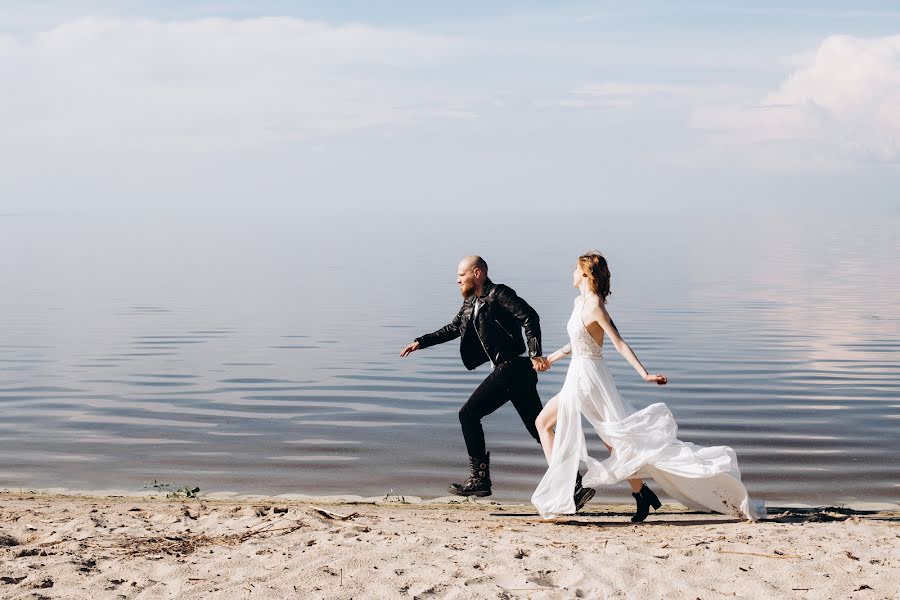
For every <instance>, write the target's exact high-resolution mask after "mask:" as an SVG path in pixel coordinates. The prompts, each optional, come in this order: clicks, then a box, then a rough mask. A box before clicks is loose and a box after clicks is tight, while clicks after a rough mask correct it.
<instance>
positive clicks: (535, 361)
mask: <svg viewBox="0 0 900 600" xmlns="http://www.w3.org/2000/svg"><path fill="white" fill-rule="evenodd" d="M531 366H532V367H533V368H534V370H535V371H538V372H543V371H546V370H547V369H549V368H550V361H549V360H547V359H546V358H544V357H543V356H534V357H532V358H531Z"/></svg>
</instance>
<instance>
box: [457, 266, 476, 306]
mask: <svg viewBox="0 0 900 600" xmlns="http://www.w3.org/2000/svg"><path fill="white" fill-rule="evenodd" d="M456 283H457V284H459V293H460V294H462V297H463V298H468V297H469V296H471V295H472V294H474V293H475V269H474V268H473V267H472V266H471V265H469V264H466V263H464V262H462V263H459V266H458V267H457V268H456Z"/></svg>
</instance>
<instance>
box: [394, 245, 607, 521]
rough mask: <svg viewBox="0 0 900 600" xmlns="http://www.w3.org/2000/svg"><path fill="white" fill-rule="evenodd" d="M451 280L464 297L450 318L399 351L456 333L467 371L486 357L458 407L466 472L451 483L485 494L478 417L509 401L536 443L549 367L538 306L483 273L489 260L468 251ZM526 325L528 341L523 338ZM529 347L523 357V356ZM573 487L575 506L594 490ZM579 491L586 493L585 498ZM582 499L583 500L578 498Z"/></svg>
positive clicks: (486, 466) (457, 490) (486, 461)
mask: <svg viewBox="0 0 900 600" xmlns="http://www.w3.org/2000/svg"><path fill="white" fill-rule="evenodd" d="M457 275H458V277H457V279H456V283H457V284H459V292H460V294H462V297H463V304H462V308H460V309H459V313H458V314H457V315H456V317H455V318H454V319H453V321H452V322H451V323H450V324H449V325H447V326H445V327H442V328H441V329H438V330H437V331H435V332H434V333H429V334H426V335H423V336H421V337H418V338H416V339H415V341H413V342H412V343H411V344H409V345H408V346H407V347H406V348H404V349H403V351H402V352H401V353H400V356H408V355H409V354H410V353H412V352H415V351H416V350H421V349H424V348H428V347H429V346H435V345H437V344H443V343H444V342H449V341H450V340H454V339H456V338H461V339H460V346H459V351H460V355H461V356H462V361H463V364H464V365H465V366H466V368H467V369H469V370H470V371H471V370H472V369H474V368H476V367H478V366H480V365H483V364H485V363H488V362H490V363H491V366H492V367H493V370H492V371H491V373H490V374H489V375H488V376H487V377H486V378H485V379H484V381H483V382H482V383H481V385H479V386H478V388H477V389H476V390H475V392H474V393H473V394H472V395H471V397H469V400H468V401H467V402H466V403H465V404H464V405H463V407H462V408H461V409H460V411H459V422H460V424H461V425H462V430H463V437H464V438H465V440H466V449H467V450H468V452H469V465H470V467H471V468H470V473H469V477H468V478H467V479H466V480H465V481H464V482H463V483H461V484H460V483H453V484H450V487H449V488H448V491H449V492H450V493H451V494H456V495H457V496H490V495H491V474H490V453H489V452H488V451H487V449H486V448H485V442H484V430H483V429H482V427H481V419H482V418H484V417H485V416H487V415H489V414H491V413H492V412H494V411H495V410H497V409H498V408H500V407H501V406H503V405H504V404H506V403H507V402H509V401H511V402H512V403H513V406H515V407H516V410H517V411H518V413H519V416H520V417H521V418H522V422H523V423H524V424H525V428H526V429H527V430H528V433H530V434H531V436H532V437H533V438H534V439H535V440H536V441H537V442H538V443H540V437H539V436H538V432H537V428H536V426H535V420H536V419H537V416H538V414H539V413H540V412H541V409H542V408H543V407H542V405H541V399H540V397H539V396H538V392H537V373H536V371H544V370H546V369H547V367H548V363H547V361H546V359H545V358H544V357H543V356H542V352H541V326H540V318H539V317H538V314H537V312H535V310H534V309H533V308H531V306H529V305H528V303H527V302H525V301H524V300H522V299H521V298H519V296H517V295H516V292H515V290H513V289H512V288H509V287H507V286H505V285H503V284H499V283H493V282H492V281H491V280H490V279H488V266H487V263H486V262H485V261H484V259H483V258H481V257H480V256H467V257H465V258H464V259H462V261H460V263H459V266H458V267H457ZM523 329H524V330H525V338H526V339H527V346H526V343H525V341H524V340H523V339H522V330H523ZM526 350H527V352H528V357H525V356H522V355H523V354H524V353H525V352H526ZM589 489H590V488H582V492H581V494H579V493H577V492H576V506H577V507H580V506H584V502H587V500H589V499H590V496H593V490H590V492H589V493H588V492H585V491H584V490H589ZM584 496H587V497H586V498H585V497H584ZM582 500H583V502H582Z"/></svg>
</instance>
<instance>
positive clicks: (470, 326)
mask: <svg viewBox="0 0 900 600" xmlns="http://www.w3.org/2000/svg"><path fill="white" fill-rule="evenodd" d="M478 299H479V300H480V301H481V302H482V303H483V304H482V305H481V307H480V308H479V309H478V314H477V315H475V317H474V318H473V317H472V313H473V312H474V309H475V296H470V297H468V298H466V299H465V301H463V304H462V307H461V308H460V309H459V313H458V314H457V315H456V317H455V318H454V319H453V322H451V323H450V324H449V325H446V326H445V327H442V328H440V329H438V330H437V331H435V332H434V333H427V334H425V335H423V336H422V337H418V338H416V341H417V342H419V348H428V347H429V346H435V345H437V344H443V343H444V342H449V341H450V340H454V339H456V338H461V340H460V344H459V353H460V355H461V356H462V361H463V364H464V365H466V368H467V369H469V370H470V371H471V370H472V369H474V368H475V367H477V366H479V365H483V364H484V363H486V362H488V361H491V363H492V364H494V365H499V364H501V363H504V362H506V361H508V360H509V359H511V358H515V357H516V356H520V355H521V354H522V353H523V352H525V350H526V346H525V342H524V341H523V340H522V329H523V328H524V329H525V337H526V338H528V347H527V350H528V355H529V356H530V357H532V358H533V357H535V356H541V354H542V352H541V324H540V318H539V317H538V314H537V312H536V311H535V310H534V309H533V308H531V306H529V305H528V303H527V302H525V301H524V300H522V299H521V298H519V297H518V296H517V295H516V292H515V290H513V289H512V288H510V287H507V286H505V285H503V284H502V283H497V284H495V283H492V282H491V280H490V279H488V280H486V281H485V282H484V290H483V292H482V296H481V297H479V298H478Z"/></svg>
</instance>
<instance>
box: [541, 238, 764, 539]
mask: <svg viewBox="0 0 900 600" xmlns="http://www.w3.org/2000/svg"><path fill="white" fill-rule="evenodd" d="M573 279H574V281H573V285H574V287H576V288H578V289H579V290H580V291H581V294H580V295H579V296H578V297H576V298H575V308H574V310H573V311H572V316H571V317H570V318H569V322H568V324H567V326H566V329H567V330H568V333H569V343H568V344H566V346H564V347H563V348H561V349H559V350H557V351H556V352H554V353H553V354H551V355H550V356H549V357H547V360H548V362H549V365H552V364H553V363H555V362H557V361H558V360H560V359H562V358H563V357H566V356H570V355H571V358H572V362H571V363H570V365H569V370H568V372H567V373H566V380H565V383H564V384H563V388H562V390H561V391H560V392H559V394H558V395H556V396H555V397H554V398H553V399H551V400H550V402H548V403H547V406H545V407H544V409H543V411H541V413H540V415H539V416H538V418H537V428H538V433H539V434H540V438H541V446H542V447H543V449H544V454H545V455H546V457H547V462H548V463H549V465H550V466H549V468H548V469H547V472H546V473H545V474H544V477H543V479H541V482H540V484H539V485H538V487H537V489H536V490H535V492H534V495H533V496H532V498H531V501H532V503H533V504H534V505H535V506H536V507H537V509H538V512H540V514H541V516H542V517H544V518H545V519H549V518H553V517H555V516H557V515H560V514H572V513H574V512H575V510H576V507H575V501H574V500H573V497H572V489H573V485H574V486H575V489H576V490H579V489H582V485H581V484H582V483H583V484H584V486H587V487H585V488H583V489H584V490H586V491H587V492H588V494H589V496H593V490H591V489H590V487H589V486H595V485H601V484H603V485H609V484H613V483H617V482H619V481H622V480H623V479H624V480H627V481H628V484H629V485H630V486H631V492H632V494H631V495H632V496H633V497H634V499H635V502H637V511H636V512H635V514H634V516H632V517H631V520H632V522H635V523H639V522H641V521H643V520H644V519H645V518H646V517H647V514H648V513H649V512H650V507H653V508H654V509H657V508H659V507H660V506H661V503H660V501H659V499H658V498H657V497H656V494H654V493H653V491H652V490H651V489H650V488H649V487H647V485H646V484H645V483H644V479H647V478H651V479H653V480H654V481H655V482H656V484H657V485H658V486H659V487H660V488H661V489H662V490H663V491H664V492H665V493H666V494H668V495H669V496H671V497H672V498H674V499H675V500H678V501H679V502H681V503H682V504H684V505H685V506H687V507H689V508H693V509H696V510H703V511H713V512H719V513H725V514H731V515H734V516H738V517H743V518H746V519H750V520H755V519H756V518H757V511H756V509H755V508H754V507H753V506H752V505H751V502H750V499H749V498H748V496H747V490H746V489H745V488H744V484H743V483H741V473H740V470H739V469H738V463H737V457H736V456H735V453H734V450H732V449H731V448H729V447H727V446H714V447H704V446H697V445H695V444H691V443H688V442H682V441H681V440H679V439H678V438H677V437H676V434H677V431H678V426H677V424H676V423H675V419H674V417H673V416H672V413H671V412H669V409H668V408H667V407H666V405H665V404H662V403H657V404H651V405H650V406H648V407H646V408H644V409H642V410H635V409H634V407H632V406H631V404H630V403H628V401H627V400H625V399H623V398H622V397H621V396H619V392H618V391H617V390H616V386H615V383H613V380H612V375H611V374H610V372H609V369H607V367H606V364H605V363H604V361H603V351H602V348H603V340H604V337H606V336H609V339H610V341H611V342H612V344H613V346H614V347H615V349H616V350H617V351H618V352H619V354H621V355H622V356H623V357H625V359H626V360H628V362H629V363H630V364H631V366H633V367H634V368H635V370H637V372H638V373H639V374H640V375H641V377H643V378H644V381H648V382H651V383H656V384H658V385H665V384H666V382H667V380H666V378H665V377H664V376H663V375H653V374H650V373H648V372H647V370H646V369H645V368H644V366H643V365H642V364H641V362H640V361H639V360H638V358H637V356H635V354H634V351H632V349H631V348H630V347H629V346H628V344H626V343H625V341H624V340H623V339H622V338H621V336H620V335H619V332H618V330H617V329H616V326H615V324H614V323H613V321H612V319H611V318H610V316H609V313H608V312H606V297H607V296H609V293H610V287H609V283H610V274H609V267H608V266H607V264H606V259H605V258H604V257H603V255H602V254H600V253H599V252H588V253H586V254H584V255H583V256H580V257H579V258H578V265H577V266H576V267H575V272H574V273H573ZM549 365H548V366H546V367H544V369H547V368H550V366H549ZM582 416H584V417H585V418H587V420H588V421H589V422H590V424H591V425H592V426H593V428H594V430H595V431H596V432H597V435H599V436H600V438H601V439H602V440H603V442H604V444H605V445H606V447H607V449H608V450H609V451H610V456H609V458H607V459H606V460H604V461H602V462H601V461H598V460H596V459H594V458H591V457H590V456H588V453H587V448H586V446H585V441H584V432H583V431H582V419H581V417H582ZM581 462H585V463H586V464H587V468H588V469H587V472H586V473H585V475H584V477H581V476H580V474H579V472H578V468H579V465H580V463H581Z"/></svg>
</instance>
